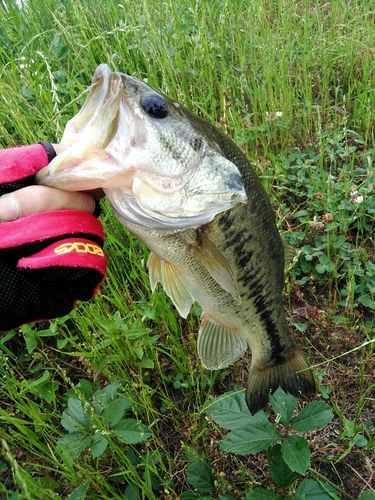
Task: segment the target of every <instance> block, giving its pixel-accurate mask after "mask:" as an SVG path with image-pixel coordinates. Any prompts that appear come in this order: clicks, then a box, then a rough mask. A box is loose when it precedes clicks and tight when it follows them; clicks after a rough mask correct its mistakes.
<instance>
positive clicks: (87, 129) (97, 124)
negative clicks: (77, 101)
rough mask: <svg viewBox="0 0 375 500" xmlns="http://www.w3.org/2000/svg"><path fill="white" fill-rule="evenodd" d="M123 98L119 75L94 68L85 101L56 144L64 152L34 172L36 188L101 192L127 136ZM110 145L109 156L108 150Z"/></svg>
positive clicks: (120, 157)
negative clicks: (97, 189)
mask: <svg viewBox="0 0 375 500" xmlns="http://www.w3.org/2000/svg"><path fill="white" fill-rule="evenodd" d="M123 95H124V82H123V78H122V75H121V74H120V73H115V72H113V71H112V70H111V68H110V67H109V66H108V65H107V64H101V65H100V66H98V68H97V69H96V71H95V73H94V76H93V79H92V84H91V86H90V88H89V94H88V96H87V98H86V101H85V102H84V104H83V106H82V108H81V110H80V111H79V112H78V113H77V115H75V116H74V117H73V118H71V119H70V120H69V121H68V123H67V124H66V127H65V130H64V134H63V137H62V139H61V142H60V144H61V145H62V146H66V148H67V149H65V151H63V152H62V153H61V154H59V155H58V156H56V157H55V158H54V159H53V160H52V161H51V163H49V165H48V166H47V167H44V168H43V169H41V170H40V171H39V172H38V174H37V176H36V182H37V183H38V184H44V185H47V186H51V187H56V188H59V189H64V190H66V191H85V190H92V189H96V188H103V187H104V185H105V184H106V182H108V179H111V178H112V177H113V175H116V174H118V172H119V167H120V163H121V161H122V160H123V158H124V157H125V156H126V154H127V150H128V139H129V135H130V134H129V125H128V119H127V117H126V116H125V115H126V113H127V112H129V110H126V109H125V107H124V106H122V105H121V101H123ZM119 130H121V134H119ZM111 143H114V147H113V148H112V149H113V154H112V152H111V151H110V148H109V149H108V146H109V145H110V144H111Z"/></svg>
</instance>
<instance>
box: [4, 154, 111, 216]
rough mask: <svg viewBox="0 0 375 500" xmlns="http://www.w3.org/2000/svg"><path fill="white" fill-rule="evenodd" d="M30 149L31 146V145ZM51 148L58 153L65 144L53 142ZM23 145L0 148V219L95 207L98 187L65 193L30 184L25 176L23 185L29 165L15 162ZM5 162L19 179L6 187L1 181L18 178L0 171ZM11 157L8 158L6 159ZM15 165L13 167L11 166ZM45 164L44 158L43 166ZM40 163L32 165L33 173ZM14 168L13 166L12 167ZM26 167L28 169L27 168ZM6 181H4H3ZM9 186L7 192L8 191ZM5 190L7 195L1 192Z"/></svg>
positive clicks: (85, 209) (86, 210)
mask: <svg viewBox="0 0 375 500" xmlns="http://www.w3.org/2000/svg"><path fill="white" fill-rule="evenodd" d="M31 147H32V148H34V146H31ZM53 148H54V150H55V152H56V154H60V153H61V152H62V151H64V149H66V146H61V145H60V144H53ZM22 149H23V148H14V149H10V150H9V149H5V150H1V151H0V183H1V185H2V186H0V195H1V194H3V196H0V222H10V221H13V220H16V219H19V218H21V217H24V216H27V215H31V214H35V213H39V212H50V211H54V210H64V209H71V210H83V211H85V212H89V213H94V212H95V210H96V207H97V203H96V200H97V199H99V198H101V197H102V196H103V192H102V191H101V190H96V191H95V192H92V193H82V192H74V191H71V192H68V191H62V190H60V189H54V188H50V187H47V186H38V185H35V184H33V180H32V179H29V183H28V185H27V183H26V182H24V181H23V179H24V178H25V176H27V177H29V170H30V167H29V166H28V165H26V166H25V164H23V165H19V163H20V160H19V158H20V157H21V156H22V153H21V155H20V152H21V150H22ZM4 156H5V162H6V163H9V162H11V164H12V170H13V171H14V170H16V171H17V170H18V171H17V172H16V177H19V178H20V181H21V182H20V184H19V185H18V186H17V185H15V186H11V187H10V188H9V187H8V188H7V187H6V185H5V186H4V184H7V183H9V179H11V180H12V181H14V180H17V181H18V180H19V179H13V177H14V175H11V176H9V175H8V173H6V172H5V171H4V170H3V171H2V170H1V167H2V166H3V165H2V163H3V162H4V158H2V157H4ZM9 157H11V158H9ZM15 164H16V167H15ZM47 164H48V161H47V163H46V165H47ZM43 166H45V165H43V164H41V165H40V166H39V168H38V167H36V168H35V167H33V169H34V171H33V173H36V172H37V171H38V170H39V169H40V168H42V167H43ZM14 167H15V168H14ZM28 169H29V170H28ZM7 181H8V182H7ZM24 185H25V186H26V187H21V186H24ZM8 189H10V192H8ZM4 193H7V194H4Z"/></svg>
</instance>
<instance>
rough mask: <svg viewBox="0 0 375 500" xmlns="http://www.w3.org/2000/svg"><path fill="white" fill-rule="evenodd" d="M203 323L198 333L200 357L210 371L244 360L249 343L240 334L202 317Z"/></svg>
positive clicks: (206, 317)
mask: <svg viewBox="0 0 375 500" xmlns="http://www.w3.org/2000/svg"><path fill="white" fill-rule="evenodd" d="M202 317H203V321H202V325H201V327H200V329H199V332H198V342H197V350H198V356H199V358H200V359H201V361H202V363H203V365H204V366H205V368H207V369H208V370H218V369H220V368H225V367H226V366H229V365H231V364H232V363H234V362H235V361H237V359H240V358H242V356H243V355H244V354H245V352H246V349H247V342H246V340H245V339H244V338H242V337H241V336H240V335H239V333H238V332H237V331H236V330H234V329H230V328H228V327H226V326H224V325H220V324H219V323H217V322H215V321H214V320H213V319H212V318H211V317H209V316H207V315H202Z"/></svg>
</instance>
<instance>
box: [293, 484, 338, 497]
mask: <svg viewBox="0 0 375 500" xmlns="http://www.w3.org/2000/svg"><path fill="white" fill-rule="evenodd" d="M336 493H337V492H336V490H335V489H334V488H333V487H332V486H331V485H329V484H327V483H325V482H324V481H314V480H313V479H305V481H303V482H302V483H301V484H300V485H299V486H298V488H297V491H296V495H295V500H339V497H338V496H337V495H336Z"/></svg>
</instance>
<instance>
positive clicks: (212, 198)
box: [38, 64, 315, 413]
mask: <svg viewBox="0 0 375 500" xmlns="http://www.w3.org/2000/svg"><path fill="white" fill-rule="evenodd" d="M61 143H62V144H65V145H66V146H68V148H67V149H66V150H65V152H64V153H62V154H61V155H58V156H57V157H56V158H55V159H54V160H53V161H52V162H51V163H50V164H49V165H48V166H47V167H45V168H44V169H43V170H41V171H40V173H39V174H38V182H40V183H41V184H45V185H49V186H52V187H56V188H60V189H65V190H68V191H83V190H92V189H95V188H102V189H103V190H104V192H105V194H106V196H107V197H108V199H109V201H110V203H111V206H112V208H113V212H114V214H115V216H116V217H117V218H118V219H119V220H120V222H121V223H122V224H123V225H124V226H125V227H127V228H128V229H129V230H130V231H131V232H132V233H133V234H134V235H136V236H137V237H138V238H140V239H141V240H142V241H143V242H144V243H145V245H146V246H147V247H148V248H149V250H150V251H151V253H150V256H149V259H148V263H147V265H148V269H149V275H150V282H151V288H152V290H154V289H155V287H156V285H157V283H158V282H160V283H161V284H162V286H163V288H164V290H165V291H166V293H167V295H168V296H169V297H170V298H171V300H172V301H173V303H174V304H175V306H176V308H177V309H178V311H179V313H180V314H181V315H182V316H183V317H186V316H187V314H188V313H189V311H190V308H191V305H192V304H193V302H195V301H196V302H198V303H199V304H200V306H201V307H202V316H201V326H200V329H199V332H198V340H197V350H198V355H199V357H200V359H201V361H202V363H203V365H204V366H205V367H206V368H208V369H210V370H214V369H219V368H224V367H226V366H228V365H230V364H232V363H233V362H235V361H236V360H238V359H239V358H241V357H242V356H243V355H244V354H245V352H246V349H247V347H248V346H249V347H250V349H251V352H252V360H251V366H250V372H249V378H248V383H247V388H246V401H247V405H248V407H249V409H250V411H251V412H252V413H255V412H257V411H258V410H259V409H261V408H262V407H264V405H265V404H266V403H267V401H268V395H269V393H270V392H272V391H274V390H276V389H277V388H278V387H279V386H281V387H282V388H283V389H284V391H286V392H289V393H291V394H294V395H296V396H299V395H300V394H301V393H305V394H312V393H314V392H315V381H314V377H313V375H312V373H311V371H310V370H309V368H308V366H307V362H306V360H305V358H304V356H303V354H302V352H301V350H300V349H299V348H298V347H297V345H296V344H295V342H294V341H293V340H292V338H291V336H290V334H289V332H288V328H287V323H286V319H285V312H284V307H283V299H282V291H283V287H284V266H285V262H286V261H288V260H289V258H290V257H289V254H290V252H289V251H285V246H284V244H283V242H282V239H281V237H280V235H279V232H278V230H277V227H276V223H275V218H274V214H273V211H272V208H271V205H270V202H269V200H268V197H267V194H266V192H265V190H264V188H263V186H262V184H261V183H260V181H259V179H258V177H257V175H256V174H255V172H254V170H253V169H252V167H251V165H250V164H249V162H248V161H247V159H246V157H245V156H244V154H243V153H242V152H241V150H240V149H239V148H238V147H237V146H236V145H235V144H234V143H233V142H232V141H231V140H230V139H229V138H228V137H226V136H225V135H224V134H222V133H221V132H220V131H219V130H218V129H217V128H216V127H215V126H213V125H211V124H209V123H207V122H206V121H204V120H202V119H201V118H199V117H198V116H195V115H194V114H193V113H191V112H190V111H188V110H187V109H185V108H184V107H183V106H181V105H180V104H178V103H177V102H175V101H174V100H172V99H169V98H168V97H166V96H164V95H163V94H161V93H160V92H158V91H156V90H154V89H153V88H151V87H149V86H148V85H146V84H145V83H144V82H142V81H140V80H138V79H137V78H134V77H131V76H127V75H124V74H122V73H115V72H112V71H111V69H110V68H109V67H108V66H107V65H104V64H102V65H100V66H99V67H98V68H97V70H96V72H95V75H94V78H93V83H92V86H91V88H90V92H89V95H88V97H87V100H86V101H85V104H84V106H83V107H82V109H81V111H80V112H79V113H78V114H77V115H76V116H75V117H74V118H72V119H71V120H70V121H69V122H68V123H67V126H66V129H65V132H64V135H63V138H62V141H61Z"/></svg>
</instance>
